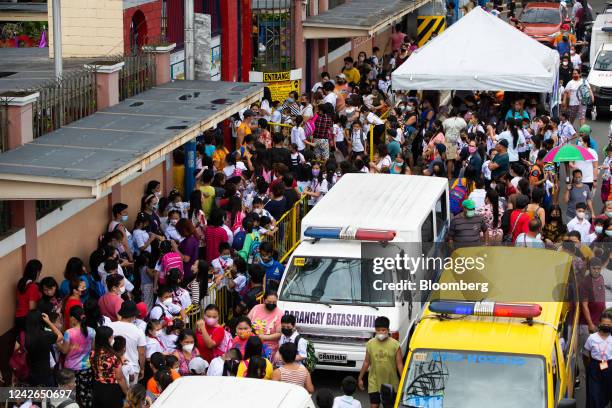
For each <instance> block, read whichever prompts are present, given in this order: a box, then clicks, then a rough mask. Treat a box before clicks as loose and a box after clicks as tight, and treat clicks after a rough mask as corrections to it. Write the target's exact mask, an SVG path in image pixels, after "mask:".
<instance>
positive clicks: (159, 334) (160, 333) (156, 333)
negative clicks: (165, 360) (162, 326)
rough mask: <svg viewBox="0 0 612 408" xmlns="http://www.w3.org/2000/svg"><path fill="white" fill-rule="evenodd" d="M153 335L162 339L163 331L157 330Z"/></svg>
mask: <svg viewBox="0 0 612 408" xmlns="http://www.w3.org/2000/svg"><path fill="white" fill-rule="evenodd" d="M153 335H154V336H155V337H157V338H160V337H161V335H162V331H161V330H155V331H154V332H153Z"/></svg>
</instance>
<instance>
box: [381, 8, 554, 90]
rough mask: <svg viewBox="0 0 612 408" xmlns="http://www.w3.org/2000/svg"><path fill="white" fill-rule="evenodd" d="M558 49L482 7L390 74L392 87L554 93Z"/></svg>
mask: <svg viewBox="0 0 612 408" xmlns="http://www.w3.org/2000/svg"><path fill="white" fill-rule="evenodd" d="M558 70H559V53H558V52H557V51H556V50H553V49H550V48H548V47H546V46H545V45H542V44H540V43H539V42H537V41H536V40H534V39H532V38H530V37H529V36H527V35H526V34H524V33H522V32H521V31H519V30H517V29H516V28H514V27H512V26H511V25H509V24H508V23H506V22H504V21H503V20H502V19H500V18H497V17H495V16H493V15H491V14H489V13H487V12H486V11H484V10H483V9H482V8H480V7H476V8H475V9H473V10H472V11H471V12H470V13H468V14H467V15H466V16H465V17H463V18H461V19H460V20H459V21H458V22H456V23H455V24H453V25H452V26H450V27H449V28H448V29H447V30H446V31H444V32H443V33H442V34H440V35H439V36H438V37H436V38H435V39H433V40H432V41H430V42H429V43H428V44H426V45H425V46H424V47H423V48H422V49H419V50H418V51H417V52H415V53H413V54H412V55H411V56H410V58H408V60H407V61H406V62H404V63H403V64H402V65H401V66H400V67H399V68H397V69H396V70H395V71H394V72H393V73H392V84H393V89H394V90H466V91H499V90H501V91H519V92H520V91H522V92H552V91H553V88H554V86H555V83H556V80H557V74H558Z"/></svg>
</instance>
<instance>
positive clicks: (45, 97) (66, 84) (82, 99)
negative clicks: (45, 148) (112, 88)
mask: <svg viewBox="0 0 612 408" xmlns="http://www.w3.org/2000/svg"><path fill="white" fill-rule="evenodd" d="M31 91H33V92H39V93H40V96H39V97H38V99H37V100H36V101H35V102H34V104H33V106H32V116H33V121H34V123H33V130H34V137H35V138H37V137H40V136H42V135H44V134H46V133H49V132H52V131H54V130H56V129H59V128H60V127H62V126H64V125H67V124H68V123H71V122H74V121H76V120H79V119H81V118H84V117H85V116H89V115H91V114H92V113H94V112H95V111H96V95H97V92H96V75H95V72H94V71H93V70H89V69H85V68H83V69H80V70H77V71H68V72H65V73H64V74H63V75H62V77H61V78H59V79H57V80H52V81H50V82H49V83H48V84H46V85H43V86H40V87H38V88H36V89H32V90H31Z"/></svg>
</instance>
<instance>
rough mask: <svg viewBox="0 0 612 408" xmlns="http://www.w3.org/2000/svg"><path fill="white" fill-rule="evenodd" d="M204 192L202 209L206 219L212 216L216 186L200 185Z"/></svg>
mask: <svg viewBox="0 0 612 408" xmlns="http://www.w3.org/2000/svg"><path fill="white" fill-rule="evenodd" d="M199 188H200V191H201V192H202V211H204V215H206V219H208V218H209V217H210V211H211V210H212V206H213V202H214V201H215V188H214V187H213V186H200V187H199Z"/></svg>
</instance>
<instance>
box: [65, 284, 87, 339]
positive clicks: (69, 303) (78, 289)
mask: <svg viewBox="0 0 612 408" xmlns="http://www.w3.org/2000/svg"><path fill="white" fill-rule="evenodd" d="M86 290H87V285H86V284H85V281H83V280H73V281H70V296H68V297H67V298H66V300H65V301H64V310H63V315H64V328H66V329H67V328H70V309H72V307H73V306H81V307H83V303H81V294H82V293H83V292H85V291H86Z"/></svg>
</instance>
